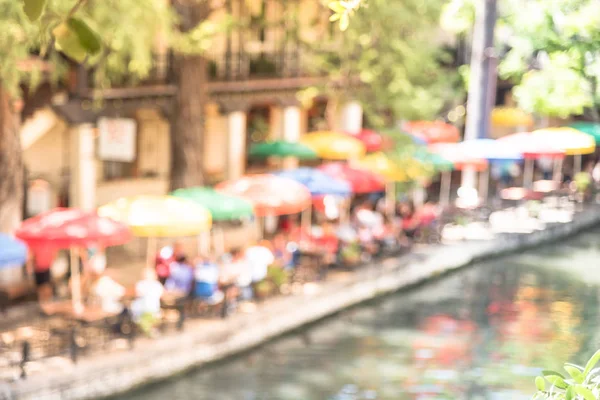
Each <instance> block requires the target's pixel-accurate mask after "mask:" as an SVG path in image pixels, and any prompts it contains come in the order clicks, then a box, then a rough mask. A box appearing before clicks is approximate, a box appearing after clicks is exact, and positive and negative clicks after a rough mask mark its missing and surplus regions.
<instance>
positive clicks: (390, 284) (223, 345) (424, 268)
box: [0, 207, 600, 400]
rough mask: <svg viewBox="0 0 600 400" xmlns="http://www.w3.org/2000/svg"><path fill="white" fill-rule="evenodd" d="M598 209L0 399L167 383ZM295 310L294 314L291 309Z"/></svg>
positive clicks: (372, 272)
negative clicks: (542, 228) (190, 371)
mask: <svg viewBox="0 0 600 400" xmlns="http://www.w3.org/2000/svg"><path fill="white" fill-rule="evenodd" d="M598 211H600V208H598V207H594V208H590V209H587V210H586V211H584V212H581V213H579V214H577V215H576V217H575V220H574V221H573V222H571V223H568V224H556V225H549V226H548V227H547V229H546V230H544V231H537V232H534V233H531V234H527V235H520V234H512V235H505V236H499V237H497V238H495V239H494V240H490V241H481V242H465V243H460V244H457V245H452V246H437V247H427V248H426V249H424V250H423V251H420V252H419V251H416V252H413V253H411V254H409V255H407V256H406V257H402V258H398V259H386V260H384V261H382V262H380V263H377V264H373V265H370V266H368V267H364V268H361V269H360V270H358V271H356V273H353V274H345V275H344V276H335V277H334V278H332V279H330V280H328V281H327V282H325V283H322V284H320V285H318V286H317V289H319V290H318V291H316V292H315V293H312V294H307V293H304V294H300V295H291V296H287V297H281V298H277V299H273V300H271V301H268V302H265V303H264V304H261V305H259V307H258V310H257V311H256V312H255V313H252V314H243V313H237V314H235V315H233V316H231V317H230V318H229V319H227V320H224V321H223V320H198V321H190V322H189V323H187V325H186V330H185V331H184V332H182V333H180V334H173V335H172V336H166V337H161V338H159V339H155V340H149V339H141V340H139V341H138V342H136V346H135V348H134V349H133V350H130V351H122V352H114V353H108V354H101V355H96V356H90V357H87V358H84V359H82V360H81V361H80V362H79V363H78V364H77V365H74V366H70V367H68V368H66V369H61V370H60V371H58V370H57V371H53V370H48V371H45V372H44V373H43V374H39V375H36V376H31V377H29V378H28V379H27V380H23V381H20V382H16V383H12V384H7V385H5V386H4V387H3V386H1V385H0V399H11V400H12V399H19V400H20V399H37V400H50V399H67V400H70V399H92V398H99V397H105V396H110V395H114V394H116V393H119V392H124V391H127V390H131V389H133V388H135V387H137V386H140V385H143V384H146V383H149V382H152V381H156V380H159V379H165V378H167V377H170V376H172V375H174V374H178V373H181V372H183V371H185V370H186V369H189V368H192V367H195V366H199V365H202V364H204V363H207V362H211V361H216V360H219V359H222V358H224V357H227V356H230V355H233V354H236V353H239V352H241V351H244V350H247V349H250V348H252V347H254V346H257V345H259V344H261V343H263V342H265V341H268V340H270V339H272V338H273V337H276V336H278V335H281V334H283V333H286V332H289V331H290V330H293V329H296V328H299V327H301V326H303V325H306V324H308V323H311V322H314V321H317V320H319V319H321V318H324V317H326V316H328V315H331V314H333V313H336V312H338V311H340V310H343V309H345V308H347V307H350V306H352V305H355V304H358V303H361V302H364V301H366V300H369V299H372V298H374V297H376V296H380V295H382V294H384V293H389V292H393V291H396V290H398V289H401V288H405V287H407V286H410V285H414V284H417V283H419V282H423V281H425V280H427V279H430V278H432V277H435V276H438V275H440V274H443V273H446V272H449V271H452V270H455V269H457V268H461V267H464V266H467V265H469V264H471V263H473V262H475V261H480V260H484V259H488V258H491V257H496V256H501V255H507V254H510V253H515V252H519V251H522V250H524V249H527V248H530V247H535V246H538V245H541V244H544V243H550V242H552V241H557V240H561V239H564V238H567V237H569V236H572V235H574V234H575V233H577V232H580V231H582V230H584V229H588V228H591V227H593V226H595V225H597V224H598V223H599V222H600V213H599V212H598ZM292 310H293V311H292Z"/></svg>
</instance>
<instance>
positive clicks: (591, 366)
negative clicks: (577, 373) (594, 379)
mask: <svg viewBox="0 0 600 400" xmlns="http://www.w3.org/2000/svg"><path fill="white" fill-rule="evenodd" d="M599 360H600V350H598V351H597V352H596V353H594V355H593V356H592V358H590V360H589V361H588V362H587V364H586V365H585V369H584V370H583V376H584V377H585V376H588V375H589V373H590V372H592V369H594V367H595V366H596V364H597V363H598V361H599Z"/></svg>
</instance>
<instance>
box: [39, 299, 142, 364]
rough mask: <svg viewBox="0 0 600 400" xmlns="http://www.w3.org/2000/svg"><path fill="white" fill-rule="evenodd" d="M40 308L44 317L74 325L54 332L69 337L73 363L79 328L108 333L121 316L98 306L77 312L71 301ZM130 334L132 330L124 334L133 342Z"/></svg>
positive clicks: (48, 304) (45, 305)
mask: <svg viewBox="0 0 600 400" xmlns="http://www.w3.org/2000/svg"><path fill="white" fill-rule="evenodd" d="M40 308H41V310H42V314H43V315H44V316H46V317H61V318H64V319H65V320H67V321H69V322H73V323H74V324H73V325H71V326H70V327H67V329H66V330H64V331H61V330H57V331H55V332H56V333H59V334H68V335H69V344H70V348H69V351H70V355H71V359H72V361H73V362H77V356H78V350H79V345H78V344H77V342H76V336H77V331H78V329H79V328H98V329H101V330H106V331H108V332H110V331H111V329H112V326H113V325H112V322H113V321H114V319H115V318H117V317H119V316H120V315H121V313H115V312H107V311H104V310H103V309H102V308H101V307H99V306H87V307H85V308H83V309H82V310H81V311H79V312H78V310H76V309H75V308H74V306H73V302H72V301H71V300H64V301H56V302H48V303H42V304H40ZM132 333H133V330H131V334H125V336H127V338H128V339H129V340H130V342H131V341H132V340H133V334H132Z"/></svg>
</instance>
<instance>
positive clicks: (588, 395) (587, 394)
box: [573, 385, 596, 400]
mask: <svg viewBox="0 0 600 400" xmlns="http://www.w3.org/2000/svg"><path fill="white" fill-rule="evenodd" d="M573 388H574V390H575V393H577V394H578V395H579V396H583V398H584V399H585V400H596V396H594V393H592V391H591V390H590V389H588V388H586V387H585V386H581V385H576V386H573Z"/></svg>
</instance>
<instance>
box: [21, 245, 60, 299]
mask: <svg viewBox="0 0 600 400" xmlns="http://www.w3.org/2000/svg"><path fill="white" fill-rule="evenodd" d="M57 253H58V250H57V249H55V248H52V247H49V246H40V247H36V248H35V249H34V250H33V257H32V259H31V260H30V263H28V264H27V265H28V268H29V270H30V272H33V275H34V277H35V285H36V289H37V296H38V301H39V302H40V303H43V302H46V301H49V300H51V299H52V296H53V293H52V292H53V288H52V275H51V273H50V268H51V267H52V263H53V262H54V259H55V258H56V254H57Z"/></svg>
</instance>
